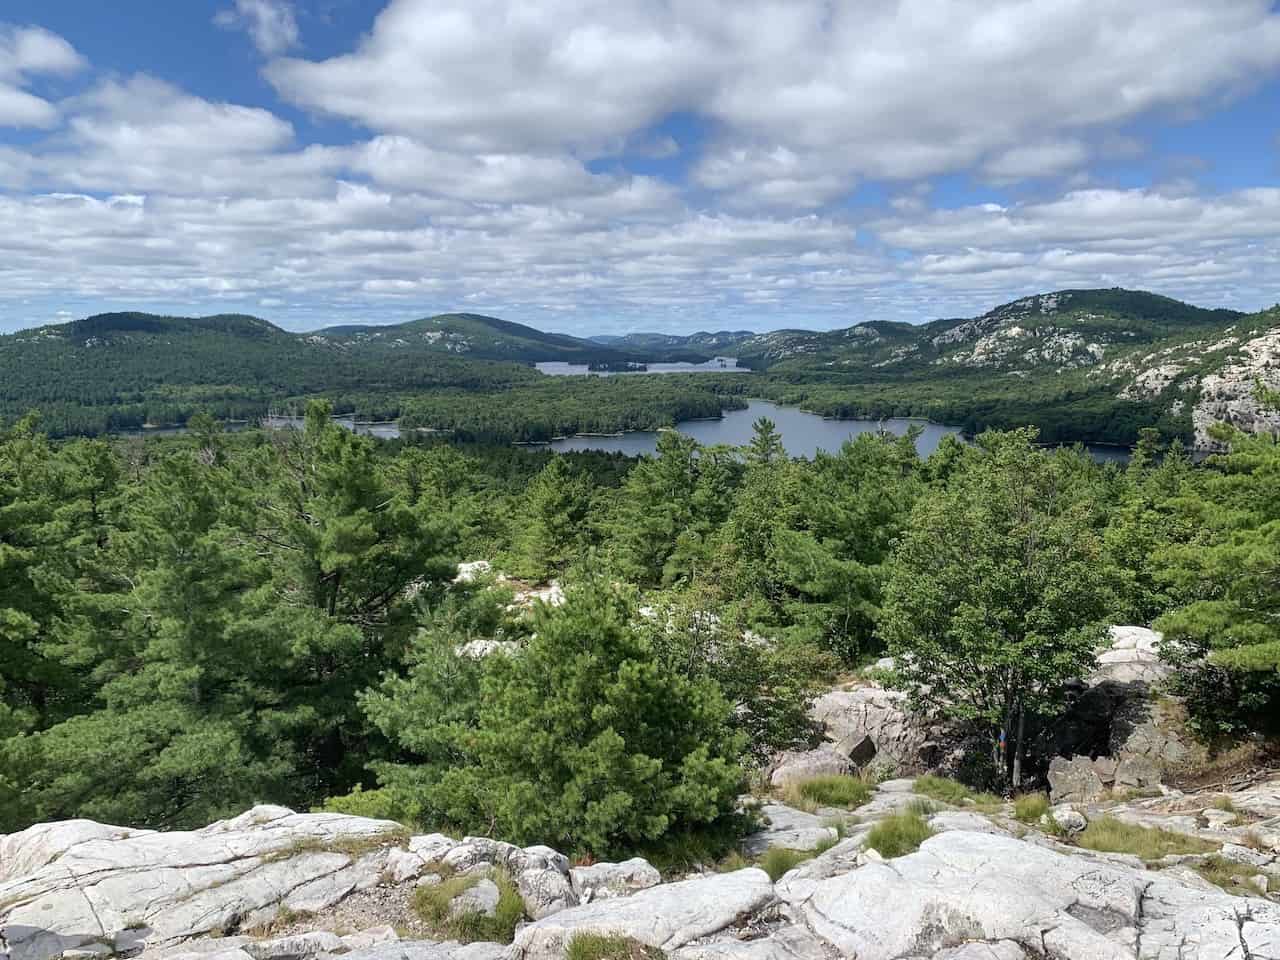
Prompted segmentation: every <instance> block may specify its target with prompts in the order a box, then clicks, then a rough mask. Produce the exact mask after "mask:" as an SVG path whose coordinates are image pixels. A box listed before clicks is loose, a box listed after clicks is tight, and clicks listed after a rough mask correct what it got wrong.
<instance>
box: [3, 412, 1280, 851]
mask: <svg viewBox="0 0 1280 960" xmlns="http://www.w3.org/2000/svg"><path fill="white" fill-rule="evenodd" d="M594 389H601V390H603V389H606V388H605V387H604V386H598V387H595V388H594ZM1273 399H1274V398H1273ZM530 406H531V408H532V406H533V405H532V404H531V405H530ZM527 412H528V414H529V422H530V427H529V429H543V425H541V424H539V423H538V416H539V415H538V414H537V413H536V410H534V409H530V410H529V411H527ZM331 413H332V411H331V410H330V409H329V408H328V407H326V406H325V405H323V404H320V403H315V404H313V405H312V406H311V408H310V409H309V410H308V413H307V418H306V424H305V427H304V428H303V429H298V430H278V431H260V430H249V431H244V432H241V433H235V434H228V433H224V432H222V431H221V430H220V429H219V428H218V426H217V424H216V423H215V421H214V420H213V419H212V418H210V417H208V416H206V415H200V416H197V417H195V418H194V419H193V420H192V424H191V425H192V430H191V432H190V433H189V434H187V435H185V436H182V437H175V438H152V439H148V440H141V439H124V440H114V441H109V440H102V439H97V440H87V439H82V440H72V441H66V442H53V441H51V440H50V439H49V438H48V437H47V436H46V435H45V433H44V432H42V429H41V427H40V424H39V422H38V421H36V420H35V419H33V418H26V419H23V420H21V421H19V422H18V423H16V424H14V425H13V426H11V427H9V428H7V429H6V430H5V431H4V432H3V433H2V434H0V649H2V650H3V656H0V704H2V705H0V832H3V831H7V830H13V829H17V828H20V827H23V826H25V825H27V824H30V823H33V822H36V821H40V820H48V819H58V818H67V817H77V816H83V817H90V818H95V819H98V820H103V821H108V822H115V823H122V824H128V825H146V826H169V827H172V826H193V825H202V824H204V823H207V822H209V821H210V820H212V819H215V818H218V817H221V816H225V815H229V814H234V813H238V812H239V811H241V810H242V809H244V808H245V807H246V806H248V805H249V804H251V803H253V802H257V801H272V802H279V803H284V804H290V805H294V806H297V807H302V808H306V807H312V806H321V807H327V808H328V809H340V810H351V811H357V812H363V813H371V814H376V815H379V816H390V817H394V818H396V819H400V820H404V821H406V822H413V823H415V824H419V825H423V826H429V827H433V828H449V829H457V830H463V831H468V832H475V833H483V834H490V835H496V836H501V837H503V838H505V839H509V840H513V841H516V842H524V843H527V842H541V843H550V844H553V845H555V846H556V847H558V848H560V849H565V850H571V851H577V852H581V853H584V854H585V853H591V854H594V855H605V854H616V853H619V852H623V851H627V850H646V851H650V850H653V849H655V848H658V847H662V846H663V845H664V844H665V845H671V844H676V843H679V842H688V838H691V837H697V838H706V837H729V838H732V837H733V836H734V835H735V832H736V831H737V830H739V829H740V828H741V826H740V824H739V822H738V820H737V814H736V813H735V810H736V798H737V796H738V794H739V792H740V791H741V790H742V789H743V788H744V786H745V785H746V783H747V782H748V780H749V778H750V777H751V776H752V771H754V770H756V769H758V768H759V766H760V764H761V763H762V762H763V761H764V760H765V758H767V757H768V756H770V755H772V754H773V753H774V752H776V751H778V750H780V749H785V748H788V747H792V746H796V745H801V744H804V743H806V742H808V739H809V737H810V736H811V735H812V730H811V729H810V726H809V720H808V717H807V706H808V703H809V702H810V700H811V699H812V697H813V696H814V695H815V693H816V692H817V691H818V690H820V689H822V687H823V685H824V684H827V683H829V682H830V681H831V679H832V678H833V677H834V676H837V675H839V674H841V673H845V672H848V671H851V670H855V669H858V668H860V667H862V666H864V665H866V664H867V663H868V662H870V661H871V660H872V659H873V658H875V657H876V656H879V655H881V654H882V653H886V652H887V653H889V654H892V655H893V656H894V657H895V658H896V662H897V663H898V664H900V665H901V666H900V667H899V669H898V672H897V673H896V674H895V676H894V677H893V678H892V682H893V683H895V684H897V685H900V686H901V687H902V688H903V689H904V690H906V691H907V692H908V693H909V694H910V696H911V697H912V699H913V702H916V701H918V702H923V701H927V700H929V699H930V698H931V697H932V698H933V699H934V700H935V701H937V700H938V698H943V700H944V701H945V705H946V709H948V710H950V711H952V712H953V714H954V716H953V719H955V720H956V721H957V722H960V723H963V724H966V725H968V727H969V728H971V729H972V731H973V734H974V742H975V743H976V744H978V749H977V750H976V753H975V754H974V756H973V757H970V758H968V762H967V765H966V767H965V769H966V771H967V772H966V776H968V777H970V778H971V779H973V780H977V781H982V783H983V784H984V785H995V786H997V787H1000V788H1002V789H1008V788H1009V787H1010V786H1011V785H1013V786H1016V785H1017V783H1018V781H1019V778H1021V777H1026V778H1028V779H1032V778H1034V777H1036V776H1037V775H1038V774H1039V773H1040V772H1041V771H1042V763H1043V760H1044V756H1043V750H1042V744H1041V741H1040V735H1041V734H1042V733H1044V730H1045V726H1046V724H1047V723H1048V722H1049V720H1050V718H1052V717H1053V716H1054V713H1055V710H1056V709H1057V708H1058V706H1059V705H1060V702H1061V697H1062V691H1063V687H1064V682H1065V681H1066V680H1068V679H1070V678H1071V677H1073V676H1078V675H1079V672H1080V671H1081V670H1083V669H1086V668H1087V666H1088V664H1089V662H1090V661H1091V658H1092V655H1093V650H1094V649H1095V647H1096V645H1097V643H1098V642H1099V640H1100V638H1101V636H1102V631H1103V629H1104V627H1105V625H1106V624H1108V623H1155V624H1156V625H1157V626H1158V627H1159V628H1160V629H1161V630H1163V631H1164V632H1165V636H1166V644H1165V648H1166V649H1165V656H1167V657H1169V658H1172V659H1175V660H1177V661H1179V662H1180V663H1182V664H1184V666H1185V667H1186V669H1185V670H1184V671H1183V672H1182V673H1181V674H1180V676H1181V678H1182V679H1181V680H1180V681H1179V683H1180V686H1179V688H1178V690H1177V692H1178V693H1179V694H1181V695H1182V696H1183V697H1185V698H1186V702H1187V704H1188V706H1189V709H1190V711H1191V715H1192V720H1193V722H1194V723H1195V724H1196V726H1197V729H1198V730H1199V731H1200V733H1201V735H1203V736H1204V737H1205V738H1206V739H1209V740H1220V739H1222V738H1230V737H1235V736H1240V735H1242V734H1245V733H1248V732H1250V731H1253V730H1257V729H1262V728H1265V726H1266V725H1267V724H1268V723H1274V721H1275V717H1276V715H1277V713H1276V707H1277V702H1276V697H1277V693H1278V692H1280V680H1278V679H1277V678H1278V676H1280V674H1278V673H1277V667H1278V666H1280V632H1278V631H1277V627H1276V623H1277V613H1280V609H1278V606H1280V594H1277V592H1276V591H1275V590H1274V589H1273V584H1274V580H1275V576H1276V572H1277V569H1280V550H1278V549H1277V531H1280V494H1278V491H1280V483H1277V478H1278V476H1280V445H1277V444H1276V443H1275V442H1274V441H1273V440H1271V439H1269V438H1259V437H1247V436H1244V435H1240V434H1234V435H1230V436H1227V435H1226V434H1224V437H1226V439H1227V442H1228V443H1229V445H1230V452H1229V453H1227V454H1224V455H1219V456H1214V457H1211V458H1209V459H1207V460H1206V461H1204V462H1203V463H1200V464H1195V465H1193V464H1192V463H1191V461H1190V460H1189V458H1188V457H1187V456H1185V455H1184V454H1183V452H1182V451H1181V449H1180V448H1179V447H1178V446H1177V445H1176V444H1174V445H1173V446H1171V447H1169V448H1168V449H1162V448H1161V444H1160V442H1159V439H1158V436H1157V434H1156V433H1155V432H1154V431H1148V432H1146V433H1145V434H1144V435H1143V441H1142V443H1140V444H1139V446H1138V448H1137V449H1136V451H1135V455H1134V457H1133V458H1132V461H1131V462H1130V463H1129V464H1128V466H1127V467H1124V468H1121V467H1118V466H1116V465H1099V464H1096V463H1094V462H1093V461H1091V460H1090V459H1089V458H1088V457H1087V456H1085V455H1084V454H1083V453H1082V452H1078V451H1073V450H1048V449H1045V448H1044V447H1042V446H1040V445H1039V444H1038V442H1037V441H1038V438H1037V436H1036V434H1035V432H1034V430H1028V429H1021V430H1015V431H1009V432H1003V433H995V432H991V433H986V434H984V435H982V436H980V437H979V438H978V439H977V442H976V443H975V444H973V445H964V444H962V443H960V442H959V441H956V440H947V441H944V442H943V443H942V445H941V446H940V447H939V448H938V450H937V451H936V452H935V453H934V454H932V455H931V456H930V457H928V458H927V459H921V458H920V457H919V456H918V454H917V452H916V449H915V446H914V443H913V438H912V437H906V438H900V439H894V438H890V437H882V436H876V435H863V436H859V437H858V438H856V439H855V440H853V441H851V442H849V443H848V444H846V445H845V446H844V448H843V449H842V450H840V451H839V452H837V453H833V454H820V455H818V456H817V457H816V458H815V459H814V460H812V461H808V460H794V459H790V458H788V457H787V456H785V454H784V453H783V450H782V447H781V444H780V442H779V438H778V436H777V434H776V431H775V430H774V428H773V426H772V425H771V424H770V423H768V422H767V421H761V422H759V423H758V424H757V429H756V436H755V439H754V441H753V442H752V443H751V444H750V445H749V446H748V447H746V448H741V449H733V448H717V447H712V448H699V447H698V446H697V445H696V443H695V442H694V441H692V440H690V439H689V438H687V437H684V436H682V435H680V434H677V433H675V432H664V433H663V434H662V435H661V439H660V442H659V448H658V452H657V454H656V455H655V456H653V457H646V458H639V459H635V460H631V459H626V458H623V457H619V456H607V455H603V454H578V455H551V454H548V453H546V452H534V451H528V450H522V449H518V448H513V447H511V446H509V445H484V444H470V445H459V444H455V443H447V442H443V441H440V440H438V439H434V438H432V437H430V436H428V435H422V434H419V435H417V437H418V439H416V440H415V441H413V442H383V441H376V440H373V439H370V438H368V437H361V436H356V435H353V434H351V433H349V432H347V431H344V430H342V429H340V428H338V427H337V426H335V425H334V424H333V423H332V422H331V420H330V415H331ZM546 428H547V429H559V427H558V426H555V425H550V421H548V426H547V427H546ZM476 433H477V435H483V434H485V433H486V431H484V430H477V431H476ZM474 560H488V561H491V562H492V564H493V567H494V569H495V570H501V571H503V572H505V573H506V574H509V575H510V576H511V577H514V578H517V579H516V580H507V579H500V578H498V577H496V576H494V575H493V574H484V573H481V572H478V571H477V570H476V568H468V569H469V572H468V574H467V575H465V576H461V577H460V576H459V575H458V563H459V562H460V561H474ZM551 578H556V579H558V580H559V582H560V583H561V584H562V586H563V602H562V603H559V604H551V603H544V602H541V601H535V600H526V599H521V598H520V596H518V591H519V589H520V587H521V584H522V583H530V584H539V583H545V582H547V581H548V580H550V579H551ZM477 643H480V644H481V646H483V647H484V648H485V649H487V650H489V651H491V652H489V653H488V655H487V656H480V655H477V654H476V653H475V645H476V644H477ZM1015 718H1016V719H1017V721H1018V722H1017V723H1016V724H1014V723H1013V722H1012V721H1013V720H1014V719H1015ZM1024 727H1025V729H1026V736H1025V737H1020V738H1018V739H1016V740H1014V741H1013V742H1012V743H1011V749H1010V756H1009V757H1008V758H1006V759H1005V760H997V759H995V758H994V756H993V753H992V751H991V749H990V746H991V744H992V743H994V742H995V738H996V737H997V736H998V735H999V732H1000V731H1002V730H1010V729H1018V730H1022V729H1023V728H1024ZM1013 758H1016V763H1015V762H1014V760H1013Z"/></svg>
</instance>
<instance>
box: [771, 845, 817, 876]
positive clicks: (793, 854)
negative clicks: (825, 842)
mask: <svg viewBox="0 0 1280 960" xmlns="http://www.w3.org/2000/svg"><path fill="white" fill-rule="evenodd" d="M815 856H817V853H816V852H815V851H812V850H788V849H787V848H786V847H770V848H769V849H768V850H767V851H765V855H764V856H763V857H761V858H760V869H761V870H763V871H764V872H765V873H767V874H768V875H769V879H770V880H772V881H773V882H774V883H777V882H778V879H779V878H780V877H781V876H782V875H783V874H784V873H786V872H787V871H788V870H790V869H792V868H793V867H796V866H799V865H800V864H802V863H804V862H805V861H806V860H812V859H813V858H814V857H815Z"/></svg>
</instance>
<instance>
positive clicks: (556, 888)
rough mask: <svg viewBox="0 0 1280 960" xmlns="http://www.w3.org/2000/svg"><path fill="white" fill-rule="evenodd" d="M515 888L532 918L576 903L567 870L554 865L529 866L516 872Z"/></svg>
mask: <svg viewBox="0 0 1280 960" xmlns="http://www.w3.org/2000/svg"><path fill="white" fill-rule="evenodd" d="M516 889H517V890H519V891H520V899H521V900H523V901H524V909H525V913H527V914H528V915H529V916H530V917H531V918H532V919H534V920H541V919H542V918H543V917H549V916H551V915H552V914H553V913H559V912H560V911H561V910H563V909H565V908H566V907H576V906H577V905H578V895H577V894H576V893H575V892H574V890H573V885H572V884H571V883H570V881H569V875H568V873H567V872H562V871H560V870H557V869H556V868H555V867H529V868H527V869H525V870H521V871H520V872H519V873H518V874H516Z"/></svg>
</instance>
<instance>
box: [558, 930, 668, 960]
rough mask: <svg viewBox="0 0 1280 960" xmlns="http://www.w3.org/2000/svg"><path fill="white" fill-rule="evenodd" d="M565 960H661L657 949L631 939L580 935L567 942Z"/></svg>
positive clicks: (590, 934)
mask: <svg viewBox="0 0 1280 960" xmlns="http://www.w3.org/2000/svg"><path fill="white" fill-rule="evenodd" d="M564 956H565V960H663V957H664V956H665V954H663V952H662V951H661V950H659V949H658V948H657V947H651V946H649V945H648V944H645V943H641V942H640V941H639V940H635V939H633V938H631V937H620V936H606V935H604V934H600V933H580V934H578V935H577V936H575V937H574V938H573V939H572V940H570V941H569V946H568V949H566V950H565V954H564Z"/></svg>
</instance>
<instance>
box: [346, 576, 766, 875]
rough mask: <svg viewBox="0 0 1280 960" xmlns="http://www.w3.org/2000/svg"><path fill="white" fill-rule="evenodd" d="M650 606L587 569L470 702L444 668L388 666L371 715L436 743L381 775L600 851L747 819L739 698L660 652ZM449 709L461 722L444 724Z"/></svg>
mask: <svg viewBox="0 0 1280 960" xmlns="http://www.w3.org/2000/svg"><path fill="white" fill-rule="evenodd" d="M640 619H642V618H640V617H638V616H637V614H636V607H635V600H634V596H633V595H632V594H631V593H630V592H629V591H627V590H626V589H625V588H624V587H621V586H620V585H618V584H617V583H615V582H613V581H611V580H609V579H608V578H607V577H605V576H603V575H598V574H590V575H586V574H584V579H583V580H581V581H579V582H578V583H577V584H575V585H570V586H569V587H568V588H567V590H566V592H565V601H564V603H563V604H562V605H561V606H559V607H555V608H553V607H550V606H548V605H545V604H539V605H538V606H537V607H536V608H535V609H534V611H533V636H532V637H531V639H530V640H529V642H528V644H527V645H526V647H525V649H524V652H523V653H522V654H521V656H520V657H518V658H516V657H488V658H486V659H485V660H484V662H483V665H482V668H481V669H482V673H481V675H480V677H479V684H478V690H477V692H476V693H477V699H476V701H475V703H474V706H473V707H470V708H467V709H466V710H463V709H460V708H458V707H457V706H455V705H453V704H452V701H451V698H453V697H455V696H456V692H455V691H454V690H453V689H452V688H451V687H450V686H449V685H448V684H447V683H441V682H439V677H438V671H436V672H435V673H432V672H430V671H427V670H418V669H416V668H415V670H414V671H413V672H412V673H411V675H410V677H409V678H407V679H399V678H391V679H389V680H387V681H386V682H384V684H383V686H382V687H381V688H380V691H379V692H378V694H377V695H371V696H368V697H366V698H365V701H364V703H365V706H366V708H367V710H368V712H369V715H370V718H371V719H372V720H373V722H374V723H375V724H377V725H379V726H380V727H381V728H382V729H385V730H388V731H390V732H391V733H392V736H393V739H394V740H395V741H396V744H397V746H399V747H401V748H403V749H405V750H406V752H409V753H410V754H412V753H415V752H417V751H419V750H422V749H423V744H429V745H431V752H432V753H438V757H436V758H430V757H426V756H424V757H423V759H424V761H429V762H424V763H422V764H421V765H417V764H394V765H393V764H385V765H380V766H379V768H378V774H379V777H380V778H381V781H382V783H383V784H384V785H385V786H388V787H393V788H395V789H398V790H401V791H403V792H404V793H406V794H408V795H411V796H413V798H414V799H415V801H417V802H418V803H420V805H421V808H422V811H423V817H424V818H425V819H427V820H428V822H431V823H449V824H456V825H458V826H459V827H461V828H464V829H466V830H467V831H468V832H472V833H478V832H483V833H486V834H487V833H490V832H492V833H493V834H494V835H496V836H501V837H503V838H504V839H506V840H509V841H511V842H514V843H518V844H528V843H547V844H549V845H551V846H553V847H555V848H557V849H560V850H566V851H571V852H590V853H592V854H594V855H597V856H610V855H614V854H621V853H623V852H627V853H630V852H632V851H635V850H637V849H638V848H643V847H644V846H645V845H646V844H650V843H655V842H658V841H659V840H660V839H662V838H663V837H664V836H668V835H671V834H673V833H675V834H683V835H692V834H696V833H698V832H700V831H703V830H706V829H707V828H713V829H714V828H715V827H716V825H717V824H718V823H719V822H737V821H731V818H730V815H731V814H732V813H733V811H734V810H735V809H736V807H737V798H738V796H739V794H740V792H741V789H742V786H743V783H744V773H743V770H742V767H741V765H740V762H739V761H740V758H741V757H742V756H743V754H744V751H745V749H746V740H745V737H743V735H742V734H741V733H739V732H738V731H737V730H735V727H734V719H733V706H732V705H731V704H730V703H729V702H728V701H727V700H726V699H725V697H724V694H723V693H722V691H721V689H720V687H719V686H718V685H717V684H716V682H715V681H714V680H711V679H709V678H705V677H702V678H694V679H690V678H688V677H685V676H682V675H680V674H678V673H676V672H674V671H673V670H671V669H670V667H669V666H668V665H665V664H664V663H663V662H662V660H661V658H660V657H659V655H658V652H657V651H656V650H655V648H654V646H653V644H652V642H651V641H650V639H649V638H648V637H647V635H646V634H645V632H644V631H643V630H642V629H640V628H639V627H638V626H637V621H638V620H640ZM445 639H446V640H448V639H449V638H447V637H446V638H445ZM458 639H459V640H461V639H462V638H461V637H459V638H458ZM453 660H454V661H456V660H457V658H456V657H455V658H453ZM434 662H435V661H430V663H434ZM423 663H424V664H428V663H429V662H428V661H426V660H424V661H423ZM441 668H448V669H449V670H461V669H469V668H468V667H467V665H465V664H459V663H456V662H450V661H449V659H448V658H447V657H445V658H443V660H442V663H441ZM432 669H433V670H435V667H432ZM464 695H469V694H464ZM449 711H452V713H453V714H455V715H457V716H458V718H459V719H458V722H456V723H454V724H451V725H442V724H441V723H440V722H439V720H438V717H439V716H440V715H441V714H442V713H447V712H449ZM721 855H723V854H721ZM714 859H718V858H714V857H713V858H711V860H709V861H707V862H713V861H714Z"/></svg>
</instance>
